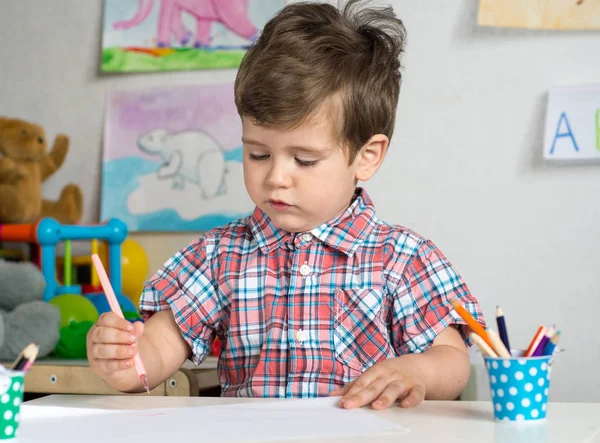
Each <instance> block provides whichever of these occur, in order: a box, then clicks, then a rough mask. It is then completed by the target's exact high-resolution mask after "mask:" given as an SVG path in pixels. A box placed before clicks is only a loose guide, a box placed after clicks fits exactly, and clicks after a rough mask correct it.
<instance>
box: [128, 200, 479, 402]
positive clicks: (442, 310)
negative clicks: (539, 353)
mask: <svg viewBox="0 0 600 443" xmlns="http://www.w3.org/2000/svg"><path fill="white" fill-rule="evenodd" d="M453 298H457V299H459V300H460V302H461V303H462V304H463V305H464V306H465V307H466V309H467V310H469V311H470V313H471V314H472V315H473V316H474V317H475V318H476V319H477V320H478V321H479V322H481V324H482V325H485V323H484V319H483V315H482V313H481V310H480V308H479V305H478V303H477V301H476V300H475V299H474V298H473V296H472V295H471V294H470V292H469V289H468V288H467V286H466V285H465V283H464V282H463V281H462V279H461V277H460V276H459V275H458V273H457V272H456V271H455V270H454V269H453V267H452V265H451V264H450V263H449V262H448V260H446V258H445V257H444V255H443V254H442V253H441V252H440V251H439V250H438V249H437V248H436V247H435V246H434V245H433V243H432V242H431V241H429V240H426V239H423V238H422V237H420V236H419V235H417V234H415V233H414V232H412V231H410V230H408V229H406V228H403V227H400V226H391V225H388V224H386V223H384V222H382V221H380V220H378V219H377V217H376V215H375V208H374V206H373V203H372V202H371V199H370V198H369V196H368V195H367V193H366V192H365V191H364V190H362V189H360V188H358V189H357V191H356V195H355V199H354V201H353V203H352V205H351V206H350V207H349V208H348V209H347V210H346V211H345V212H344V213H342V214H340V215H339V216H338V217H337V218H336V219H334V220H332V221H331V222H329V223H326V224H323V225H321V226H318V227H316V228H314V229H313V230H311V231H310V232H304V233H289V232H287V231H283V230H281V229H278V228H277V227H275V226H274V225H273V224H272V223H271V221H270V219H269V218H268V217H267V216H266V215H265V214H264V213H263V212H262V211H261V210H260V209H258V208H256V209H255V211H254V213H253V214H252V216H249V217H247V218H244V219H241V220H238V221H236V222H233V223H230V224H228V225H226V226H224V227H221V228H217V229H214V230H212V231H210V232H208V233H206V234H205V235H204V236H203V237H201V238H200V239H198V240H197V241H195V242H193V243H192V244H190V245H189V246H187V247H186V248H184V249H183V250H181V251H180V252H178V253H176V254H175V255H174V256H173V257H172V258H171V259H169V260H168V261H167V262H166V263H165V264H164V265H163V267H161V269H160V270H159V271H158V272H157V273H156V275H155V276H154V277H153V278H152V279H151V280H150V281H149V282H148V283H147V284H146V287H145V289H144V292H143V294H142V298H141V300H140V308H141V312H142V315H143V316H144V318H146V319H147V318H148V317H149V316H150V315H151V314H152V312H154V311H159V310H165V309H171V311H172V312H173V315H174V317H175V320H176V322H177V324H178V325H179V327H180V328H181V333H182V335H183V337H184V338H185V340H186V341H187V342H188V343H189V344H190V346H191V349H192V354H193V360H194V362H195V363H196V364H198V365H199V364H200V363H202V361H203V359H204V358H205V357H206V356H207V355H208V353H209V350H210V347H211V345H212V342H213V340H214V337H215V336H218V337H219V339H220V340H221V355H220V357H219V377H220V382H221V386H222V393H223V395H224V396H243V397H316V396H324V395H327V394H328V393H329V392H330V391H331V390H333V389H334V388H336V387H340V386H343V385H345V384H347V383H348V382H350V381H351V380H353V379H355V378H356V377H358V376H359V375H360V374H361V373H362V372H364V371H365V370H366V369H368V368H369V367H371V366H372V365H373V364H375V363H377V362H379V361H382V360H384V359H386V358H390V357H396V356H399V355H403V354H407V353H418V352H423V351H425V350H426V349H428V348H429V347H430V346H431V343H432V342H433V340H434V339H435V337H436V336H437V334H439V333H440V332H441V331H442V330H444V328H446V327H447V326H448V325H451V324H459V325H462V324H464V322H463V321H462V319H461V318H460V317H459V316H458V315H457V314H456V312H455V311H454V310H453V308H452V306H451V305H450V302H449V301H450V299H453ZM460 329H461V332H462V334H463V338H464V339H465V342H466V343H468V339H467V337H466V336H465V334H464V331H462V326H461V327H460Z"/></svg>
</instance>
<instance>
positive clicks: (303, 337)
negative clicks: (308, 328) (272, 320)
mask: <svg viewBox="0 0 600 443" xmlns="http://www.w3.org/2000/svg"><path fill="white" fill-rule="evenodd" d="M307 335H308V334H306V333H305V332H304V331H303V330H302V329H298V330H297V331H296V341H298V342H300V343H302V342H303V341H304V340H306V339H307V338H308V337H307Z"/></svg>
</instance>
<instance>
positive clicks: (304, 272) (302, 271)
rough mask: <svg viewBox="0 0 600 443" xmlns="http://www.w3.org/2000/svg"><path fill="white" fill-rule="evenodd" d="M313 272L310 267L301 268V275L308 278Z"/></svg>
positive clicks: (303, 266)
mask: <svg viewBox="0 0 600 443" xmlns="http://www.w3.org/2000/svg"><path fill="white" fill-rule="evenodd" d="M311 272H312V269H310V266H308V265H306V264H304V265H302V266H300V274H302V275H303V276H305V277H306V276H307V275H308V274H310V273H311Z"/></svg>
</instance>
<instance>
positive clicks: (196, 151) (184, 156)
mask: <svg viewBox="0 0 600 443" xmlns="http://www.w3.org/2000/svg"><path fill="white" fill-rule="evenodd" d="M138 146H139V148H140V149H141V150H142V151H144V152H146V153H148V154H151V155H160V159H161V161H162V162H163V164H162V165H161V166H160V167H159V169H158V171H156V173H157V175H158V178H160V179H167V178H170V179H172V180H173V187H174V188H178V189H183V185H184V183H185V181H186V180H187V181H189V182H192V183H194V184H196V185H198V186H199V187H200V190H201V191H202V196H203V197H204V198H205V199H208V198H212V197H214V196H216V195H217V194H218V193H219V191H220V190H221V186H222V184H223V181H224V175H225V157H224V155H223V150H222V149H221V147H220V146H219V144H218V143H217V141H216V140H215V139H214V138H212V137H211V136H210V135H208V134H206V133H205V132H200V131H187V132H177V133H173V134H169V133H167V131H166V130H164V129H155V130H154V131H151V132H149V133H147V134H144V135H141V136H140V137H139V138H138Z"/></svg>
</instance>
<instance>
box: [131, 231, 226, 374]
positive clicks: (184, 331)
mask: <svg viewBox="0 0 600 443" xmlns="http://www.w3.org/2000/svg"><path fill="white" fill-rule="evenodd" d="M213 250H214V245H213V244H211V243H210V242H209V241H208V240H207V239H206V238H201V239H199V240H197V241H196V242H194V243H192V244H190V245H189V246H187V247H186V248H184V249H182V250H181V251H179V252H177V253H176V254H175V255H174V256H173V257H171V258H170V259H169V260H168V261H167V262H166V263H165V264H164V265H163V266H162V267H161V268H160V269H159V270H158V271H157V273H156V274H155V275H154V276H153V277H152V278H151V279H150V280H149V281H148V282H147V283H146V285H145V287H144V291H143V292H142V296H141V298H140V314H141V315H142V318H144V320H147V319H148V318H150V317H151V316H152V314H154V313H155V312H157V311H163V310H167V309H170V310H171V312H172V313H173V317H174V318H175V322H176V323H177V325H178V326H179V329H180V331H181V335H182V336H183V338H184V339H185V341H186V342H187V343H188V344H189V345H190V347H191V349H192V359H193V361H194V363H195V364H196V365H200V364H201V363H202V361H203V360H204V359H205V358H206V356H207V355H208V354H209V351H210V348H211V346H212V343H213V341H214V338H215V335H216V331H217V328H218V327H219V320H220V313H221V303H220V302H219V300H218V291H217V287H216V284H215V283H214V279H213V275H212V266H211V262H212V252H213Z"/></svg>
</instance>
